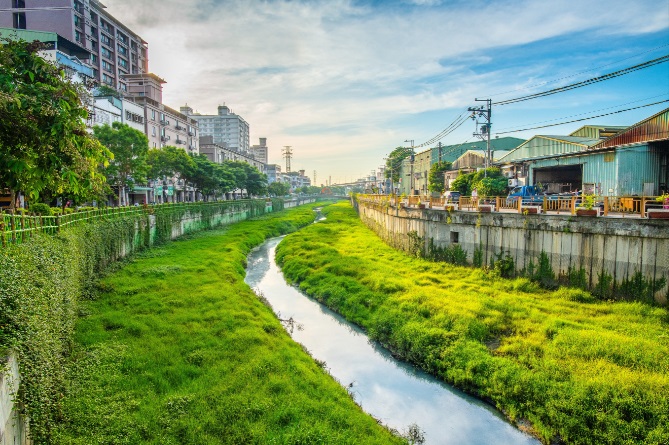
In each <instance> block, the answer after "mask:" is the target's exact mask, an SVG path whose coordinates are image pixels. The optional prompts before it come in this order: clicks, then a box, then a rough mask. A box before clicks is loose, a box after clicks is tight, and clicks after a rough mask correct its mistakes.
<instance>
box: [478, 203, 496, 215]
mask: <svg viewBox="0 0 669 445" xmlns="http://www.w3.org/2000/svg"><path fill="white" fill-rule="evenodd" d="M493 210H494V206H492V205H490V204H482V205H480V206H479V212H481V213H490V212H492V211H493Z"/></svg>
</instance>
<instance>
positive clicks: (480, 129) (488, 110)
mask: <svg viewBox="0 0 669 445" xmlns="http://www.w3.org/2000/svg"><path fill="white" fill-rule="evenodd" d="M474 100H475V101H476V102H485V103H486V105H485V107H484V106H483V105H481V106H480V107H469V108H468V109H467V111H471V112H472V116H471V117H472V120H474V121H475V122H476V132H475V133H474V136H476V137H478V138H480V139H481V140H484V141H486V155H485V162H484V169H485V170H484V176H485V177H488V168H489V167H490V166H491V165H492V156H491V154H490V127H491V125H492V122H491V120H490V119H491V117H492V99H474ZM479 119H481V120H479Z"/></svg>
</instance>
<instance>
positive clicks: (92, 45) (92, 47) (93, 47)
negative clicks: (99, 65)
mask: <svg viewBox="0 0 669 445" xmlns="http://www.w3.org/2000/svg"><path fill="white" fill-rule="evenodd" d="M91 49H95V50H97V49H98V42H97V40H91Z"/></svg>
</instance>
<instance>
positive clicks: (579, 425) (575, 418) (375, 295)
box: [277, 204, 669, 445]
mask: <svg viewBox="0 0 669 445" xmlns="http://www.w3.org/2000/svg"><path fill="white" fill-rule="evenodd" d="M324 212H325V213H326V214H327V217H328V219H327V220H325V221H323V222H321V223H319V224H317V225H313V226H310V227H307V228H305V229H303V230H301V231H300V232H298V233H295V234H293V235H290V236H288V237H287V238H286V239H285V240H284V241H283V242H282V243H281V244H280V245H279V247H278V249H277V261H278V262H279V263H280V264H281V266H282V268H283V271H284V274H285V275H286V277H287V278H288V279H289V280H292V281H293V282H294V283H296V284H298V285H299V287H300V289H302V290H303V291H305V292H307V293H308V294H310V295H312V296H314V297H316V298H318V299H319V300H321V301H323V302H324V303H325V304H326V305H328V306H329V307H331V308H333V309H334V310H336V311H338V312H340V313H341V314H343V315H344V316H345V317H346V318H347V319H349V320H351V321H353V322H355V323H357V324H359V325H360V326H362V327H363V328H365V329H366V330H367V331H368V333H369V334H370V336H371V337H372V338H374V339H376V340H378V341H380V342H381V343H383V344H384V345H386V346H387V347H388V348H389V349H390V350H392V351H393V353H394V354H396V355H397V356H399V357H402V358H404V359H406V360H408V361H410V362H413V363H415V364H417V365H419V366H420V367H422V368H424V369H425V370H427V371H429V372H431V373H433V374H434V375H437V376H439V377H440V378H442V379H443V380H445V381H447V382H451V383H453V384H455V385H456V386H458V387H460V388H463V389H465V390H467V391H470V392H472V393H475V394H478V395H479V396H480V397H482V398H484V399H486V400H489V401H491V402H492V403H494V404H495V405H496V406H497V407H498V408H500V409H501V410H502V411H503V412H505V413H506V415H507V416H508V417H509V418H511V419H512V420H514V421H517V422H519V423H522V424H527V423H528V421H529V423H530V424H531V425H532V428H533V429H534V432H535V434H536V435H537V436H538V437H540V438H541V439H542V440H543V441H544V442H546V443H549V442H551V441H555V442H556V443H560V441H564V442H565V443H568V444H630V445H632V444H657V445H659V444H667V443H669V316H668V314H667V310H666V309H664V308H659V307H653V306H650V305H647V304H643V303H629V302H615V303H613V302H601V301H598V300H595V299H594V298H593V297H592V296H591V295H590V294H589V293H587V292H585V291H582V290H578V289H570V288H560V289H558V290H555V291H546V290H542V289H540V288H539V287H538V285H537V284H535V283H532V282H530V281H528V280H527V279H522V278H519V279H515V280H510V279H505V278H501V277H500V276H499V273H498V272H495V271H484V270H481V269H471V268H466V267H460V266H455V265H452V264H445V263H436V262H430V261H426V260H422V259H417V258H412V257H409V256H407V255H405V254H403V253H401V252H398V251H396V250H394V249H392V248H390V247H388V246H386V245H385V244H384V243H383V242H382V241H381V240H380V239H379V238H378V237H377V236H376V235H375V234H374V233H373V232H372V231H370V230H369V229H367V228H366V227H364V226H363V225H362V224H361V223H360V221H359V219H358V217H357V215H356V214H355V212H354V210H353V209H351V207H350V206H349V205H347V204H338V205H335V206H330V207H328V208H326V209H324ZM551 443H552V442H551Z"/></svg>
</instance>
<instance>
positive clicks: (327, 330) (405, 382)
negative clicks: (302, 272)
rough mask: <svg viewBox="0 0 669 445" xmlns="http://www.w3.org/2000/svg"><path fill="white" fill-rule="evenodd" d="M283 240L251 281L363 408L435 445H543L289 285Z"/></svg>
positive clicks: (263, 254) (255, 255) (268, 249)
mask: <svg viewBox="0 0 669 445" xmlns="http://www.w3.org/2000/svg"><path fill="white" fill-rule="evenodd" d="M281 239H282V237H279V238H273V239H271V240H269V241H267V242H266V243H265V244H263V245H262V246H261V247H259V248H258V249H256V250H254V251H253V252H252V253H251V254H250V255H249V259H248V268H247V272H246V283H247V284H248V285H249V286H251V288H253V289H254V290H255V292H256V293H258V294H262V295H263V296H264V297H265V298H266V299H267V301H269V303H270V304H271V305H272V308H273V309H274V311H275V313H277V315H279V317H280V318H282V319H289V318H291V317H292V318H293V319H294V320H295V322H296V323H298V324H299V326H300V329H293V330H292V333H291V336H292V337H293V339H294V340H295V341H297V342H299V343H301V344H303V345H304V346H305V347H306V348H307V349H308V350H309V351H310V352H311V354H312V355H313V357H314V358H316V359H318V360H321V361H324V362H325V363H326V367H327V369H328V371H329V372H330V374H331V375H332V376H333V377H334V378H335V379H337V380H338V381H339V382H340V383H341V384H342V385H343V386H344V387H346V388H347V389H348V391H349V392H350V393H351V394H352V395H353V397H354V398H355V400H356V402H357V403H358V404H360V405H361V406H362V408H363V410H365V411H366V412H367V413H369V414H371V415H372V416H374V417H375V418H377V419H379V420H380V421H381V422H382V423H383V424H385V425H387V426H389V427H391V428H394V429H396V430H398V431H400V432H403V433H405V432H407V431H408V429H409V427H410V425H417V426H418V427H419V428H420V431H421V432H422V433H423V436H424V438H425V442H424V443H425V444H429V445H497V444H499V445H506V444H508V445H525V444H528V445H529V444H532V445H538V444H540V442H539V441H537V440H536V439H534V438H532V437H530V436H529V435H527V434H525V433H523V432H521V431H519V430H518V429H516V428H515V427H514V426H513V425H511V424H510V423H508V422H507V421H506V420H505V419H504V418H503V416H502V415H501V414H500V413H499V412H498V411H497V410H495V409H494V408H493V407H491V406H489V405H487V404H485V403H484V402H482V401H480V400H478V399H475V398H473V397H470V396H468V395H466V394H464V393H462V392H461V391H458V390H457V389H455V388H453V387H451V386H449V385H447V384H445V383H443V382H440V381H439V380H437V379H435V378H434V377H432V376H430V375H428V374H426V373H424V372H422V371H420V370H418V369H416V368H415V367H413V366H411V365H407V364H406V363H403V362H400V361H398V360H395V359H394V358H393V357H392V356H391V355H390V353H388V351H387V350H385V349H384V348H383V347H381V346H379V345H378V344H376V343H374V342H372V341H370V340H369V339H368V338H367V336H366V335H365V333H364V332H363V331H362V330H361V329H360V328H358V327H357V326H355V325H352V324H350V323H348V322H347V321H346V320H344V319H343V318H342V317H341V316H339V315H338V314H336V313H334V312H332V311H331V310H329V309H328V308H327V307H325V306H323V305H322V304H320V303H318V302H317V301H315V300H313V299H311V298H309V297H307V296H305V295H304V294H302V293H301V292H300V291H298V290H297V289H296V288H294V287H292V286H290V285H288V284H287V283H286V281H285V280H284V278H283V274H282V273H281V270H280V269H279V268H278V266H277V265H276V263H275V261H274V255H275V250H276V246H277V245H278V244H279V242H280V241H281Z"/></svg>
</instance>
